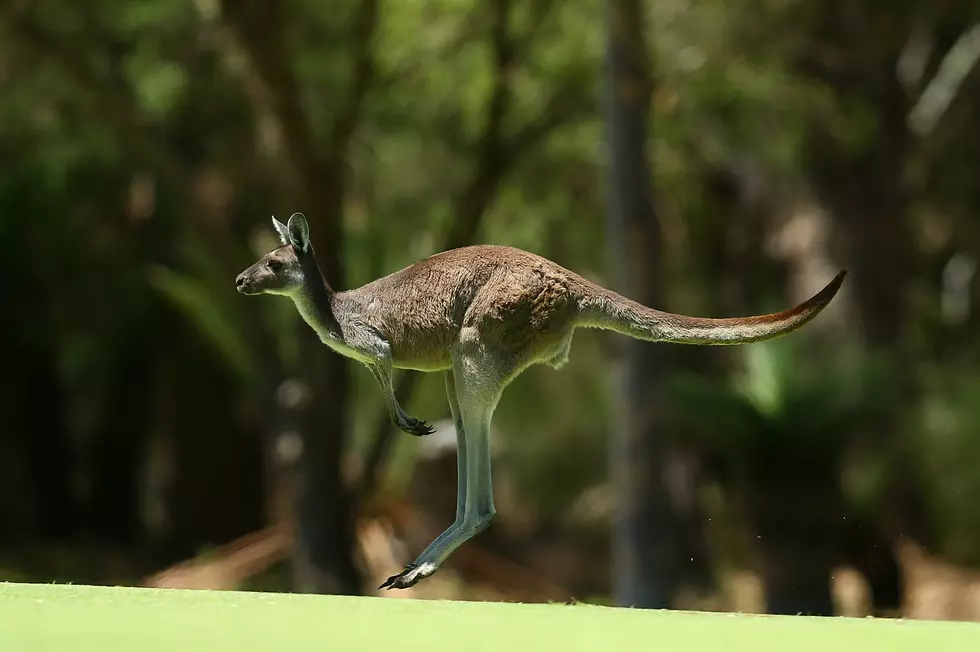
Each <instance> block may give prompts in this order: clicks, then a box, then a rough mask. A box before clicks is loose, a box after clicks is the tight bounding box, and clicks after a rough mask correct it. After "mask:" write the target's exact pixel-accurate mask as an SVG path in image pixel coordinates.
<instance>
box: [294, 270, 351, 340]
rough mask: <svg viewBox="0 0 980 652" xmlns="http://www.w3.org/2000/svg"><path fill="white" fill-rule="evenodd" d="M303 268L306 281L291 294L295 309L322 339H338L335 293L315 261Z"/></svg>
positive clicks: (340, 334)
mask: <svg viewBox="0 0 980 652" xmlns="http://www.w3.org/2000/svg"><path fill="white" fill-rule="evenodd" d="M304 268H305V269H304V270H303V273H304V276H305V277H306V279H307V281H306V283H305V284H304V285H303V287H302V288H301V289H300V290H299V291H298V292H296V293H295V294H294V295H293V296H292V299H293V303H295V304H296V310H297V311H298V312H299V314H300V317H302V318H303V321H305V322H306V323H307V324H308V325H309V326H310V328H312V329H313V330H314V331H316V333H317V335H319V336H320V339H321V340H322V341H324V342H326V341H327V340H337V339H340V338H341V337H342V333H341V330H340V324H339V323H338V322H337V317H336V315H335V314H334V298H335V297H336V293H335V292H334V291H333V288H331V287H330V284H329V283H327V281H326V279H325V278H323V274H322V273H321V272H320V268H319V267H318V266H317V265H316V263H313V264H312V265H309V266H307V265H304Z"/></svg>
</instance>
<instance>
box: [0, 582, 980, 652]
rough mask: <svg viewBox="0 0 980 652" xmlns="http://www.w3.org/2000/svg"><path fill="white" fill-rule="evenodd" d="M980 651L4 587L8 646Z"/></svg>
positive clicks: (606, 615)
mask: <svg viewBox="0 0 980 652" xmlns="http://www.w3.org/2000/svg"><path fill="white" fill-rule="evenodd" d="M607 649H611V650H658V651H660V650H671V651H672V650H685V651H687V650H712V651H714V650H718V651H725V652H739V651H740V650H752V652H761V651H763V650H779V651H781V652H807V651H809V650H821V651H823V650H831V651H833V652H844V651H845V650H846V651H850V650H855V651H858V652H870V651H872V650H875V651H876V650H883V651H884V650H887V651H888V652H905V651H909V652H911V651H913V650H914V651H916V652H919V651H923V650H924V651H926V652H942V651H946V650H950V651H952V650H956V651H965V650H980V625H978V624H972V623H938V622H933V623H928V622H921V621H920V622H915V621H882V620H867V619H866V620H856V619H842V618H792V617H766V616H736V615H724V614H699V613H682V612H652V611H639V610H627V609H613V608H608V607H592V606H583V605H578V606H560V605H518V604H491V603H475V602H434V601H419V600H404V599H401V600H399V599H385V598H340V597H330V596H309V595H282V594H270V593H242V592H211V591H176V590H162V591H159V590H150V589H131V588H99V587H89V586H63V585H59V586H55V585H36V584H12V583H10V584H4V583H0V650H2V651H3V652H45V651H47V650H52V651H53V650H57V651H59V652H61V651H62V650H72V651H73V652H92V651H96V650H98V651H100V652H101V651H102V650H106V651H108V650H111V651H113V652H115V651H117V650H119V651H128V650H133V651H137V650H138V651H140V652H152V651H155V650H167V652H196V651H197V650H207V651H208V652H225V651H235V652H244V651H246V650H263V651H264V652H284V651H285V650H323V651H324V652H327V651H331V652H332V651H334V650H336V651H337V652H341V651H343V652H356V651H359V650H425V652H440V651H442V650H452V651H453V652H463V651H465V652H477V651H480V650H494V651H498V650H503V651H504V652H520V651H522V650H529V651H530V650H548V651H551V650H555V651H556V652H557V651H562V652H569V651H572V650H597V651H599V650H607Z"/></svg>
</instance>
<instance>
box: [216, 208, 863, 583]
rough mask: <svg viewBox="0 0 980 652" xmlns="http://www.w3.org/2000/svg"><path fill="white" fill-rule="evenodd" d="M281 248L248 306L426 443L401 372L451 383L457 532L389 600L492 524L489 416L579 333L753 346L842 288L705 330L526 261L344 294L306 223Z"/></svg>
mask: <svg viewBox="0 0 980 652" xmlns="http://www.w3.org/2000/svg"><path fill="white" fill-rule="evenodd" d="M272 223H273V225H274V226H275V228H276V231H278V232H279V236H280V238H281V239H282V246H281V247H278V248H276V249H274V250H273V251H270V252H269V253H267V254H266V255H265V256H263V257H262V258H260V259H259V260H258V262H256V263H255V264H254V265H252V266H251V267H249V268H248V269H246V270H245V271H244V272H242V273H241V274H239V275H238V278H237V279H235V285H236V286H237V288H238V291H239V292H241V293H242V294H250V295H251V294H262V293H266V294H281V295H285V296H287V297H289V298H290V299H292V300H293V302H294V303H295V304H296V308H297V310H298V311H299V314H300V315H301V316H302V317H303V319H304V320H305V321H306V323H307V324H309V325H310V326H311V327H312V328H313V330H315V331H316V332H317V334H318V335H319V336H320V339H321V340H322V341H323V343H324V344H326V345H327V346H329V347H330V348H332V349H333V350H334V351H336V352H337V353H340V354H341V355H345V356H348V357H350V358H353V359H355V360H358V361H360V362H362V363H364V364H365V365H366V366H367V368H368V369H370V370H371V373H372V374H374V377H375V378H376V379H377V381H378V384H379V385H380V386H381V392H382V394H383V395H384V400H385V403H386V405H387V409H388V412H389V413H390V415H391V419H392V421H393V422H394V424H395V425H396V426H398V428H400V429H401V430H404V431H405V432H407V433H409V434H412V435H416V436H422V435H428V434H430V433H431V432H432V429H431V428H430V427H429V426H428V425H427V424H426V423H425V422H424V421H421V420H419V419H415V418H413V417H411V416H409V415H408V414H406V413H405V411H404V410H403V409H402V407H401V406H400V405H399V404H398V399H397V398H396V397H395V395H394V391H393V389H392V382H391V371H392V368H395V367H397V368H400V369H416V370H419V371H443V372H444V377H445V383H446V395H447V396H448V399H449V409H450V410H451V412H452V417H453V421H454V423H455V426H456V442H457V449H456V451H457V453H456V455H457V468H458V481H457V484H458V487H457V503H456V520H455V522H453V524H452V525H450V526H449V528H448V529H446V531H445V532H443V533H442V534H440V535H439V536H438V537H437V538H436V539H435V540H434V541H433V542H432V543H431V544H429V546H428V547H427V548H426V549H425V550H424V551H423V552H422V554H420V555H419V556H418V558H417V559H416V560H415V561H414V562H412V563H410V564H408V565H407V566H406V567H405V570H404V571H402V572H401V573H399V574H397V575H394V576H392V577H390V578H388V580H387V581H386V582H385V583H384V584H382V585H381V588H383V587H388V588H399V589H403V588H407V587H410V586H412V585H414V584H415V583H417V582H418V581H419V580H421V579H424V578H425V577H428V576H429V575H431V574H432V573H434V572H435V571H436V569H437V568H439V565H440V564H442V562H443V561H445V560H446V558H447V557H449V555H450V554H452V552H453V551H454V550H456V548H458V547H459V546H460V545H461V544H463V543H464V542H466V541H467V540H469V539H471V538H472V537H474V536H476V535H477V534H478V533H480V532H481V531H483V530H484V529H485V528H486V527H487V525H489V524H490V520H491V519H492V518H493V516H494V513H495V511H494V505H493V488H492V486H491V480H490V442H489V440H488V433H489V428H490V418H491V417H492V415H493V412H494V409H495V408H496V406H497V402H498V401H499V400H500V395H501V392H502V391H503V389H504V387H506V386H507V384H508V383H509V382H510V381H511V380H513V379H514V378H515V377H516V376H517V375H518V374H520V373H521V372H522V371H524V370H525V369H527V368H528V367H529V366H531V365H532V364H535V363H541V362H543V363H547V364H550V365H552V366H554V367H555V368H558V367H560V366H561V365H562V364H563V363H564V362H565V361H566V360H568V353H569V348H570V347H571V344H572V334H573V332H574V331H575V329H576V328H578V327H586V328H603V329H608V330H612V331H616V332H618V333H622V334H624V335H629V336H630V337H634V338H637V339H641V340H646V341H649V342H682V343H686V344H704V345H718V344H743V343H747V342H757V341H759V340H767V339H772V338H774V337H778V336H780V335H785V334H787V333H790V332H792V331H794V330H796V329H797V328H799V327H801V326H803V324H805V323H807V322H808V321H810V320H811V319H813V317H814V316H815V315H816V314H817V313H819V312H820V311H821V310H822V309H823V308H824V306H826V305H827V304H828V303H829V302H830V300H831V299H833V297H834V295H835V294H836V293H837V290H838V289H839V288H840V286H841V283H842V282H843V280H844V275H845V274H846V271H841V272H840V273H839V274H838V275H837V277H836V278H834V280H833V281H831V282H830V283H829V284H828V285H827V286H826V287H825V288H824V289H823V290H821V291H820V292H819V293H817V294H816V295H815V296H813V297H812V298H811V299H809V300H807V301H805V302H804V303H802V304H800V305H799V306H797V307H796V308H793V309H791V310H787V311H785V312H779V313H774V314H771V315H763V316H757V317H740V318H733V319H705V318H697V317H685V316H682V315H675V314H671V313H668V312H661V311H659V310H654V309H653V308H648V307H646V306H643V305H641V304H639V303H636V302H634V301H631V300H630V299H627V298H626V297H623V296H621V295H619V294H617V293H615V292H613V291H611V290H607V289H605V288H603V287H601V286H599V285H596V284H595V283H592V282H590V281H588V280H586V279H585V278H583V277H582V276H579V275H578V274H575V273H574V272H571V271H569V270H567V269H565V268H563V267H561V266H559V265H557V264H556V263H553V262H551V261H550V260H547V259H545V258H542V257H541V256H537V255H535V254H532V253H528V252H526V251H522V250H520V249H514V248H511V247H502V246H489V245H477V246H471V247H462V248H460V249H452V250H450V251H444V252H442V253H439V254H435V255H433V256H430V257H429V258H426V259H424V260H421V261H419V262H416V263H415V264H413V265H410V266H408V267H406V268H405V269H402V270H400V271H397V272H395V273H393V274H390V275H389V276H385V277H383V278H380V279H378V280H376V281H373V282H371V283H368V284H367V285H364V286H362V287H359V288H357V289H355V290H347V291H337V290H335V289H333V288H331V287H330V284H329V283H328V282H327V280H326V279H325V278H323V274H322V273H321V272H320V268H319V266H318V265H317V262H316V259H315V257H314V252H313V247H312V246H311V244H310V233H309V226H308V224H307V221H306V218H305V217H304V216H303V215H302V214H301V213H294V214H293V215H292V217H290V218H289V220H288V223H287V224H285V225H284V224H282V223H281V222H279V221H278V220H276V219H275V217H273V218H272Z"/></svg>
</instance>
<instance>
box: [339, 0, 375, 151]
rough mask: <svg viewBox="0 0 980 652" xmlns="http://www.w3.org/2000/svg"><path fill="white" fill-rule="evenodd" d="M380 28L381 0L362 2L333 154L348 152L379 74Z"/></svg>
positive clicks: (362, 0) (355, 19)
mask: <svg viewBox="0 0 980 652" xmlns="http://www.w3.org/2000/svg"><path fill="white" fill-rule="evenodd" d="M377 28H378V0H361V4H360V5H358V9H357V12H356V14H355V15H354V27H353V30H354V31H353V46H352V49H353V63H352V64H351V67H352V75H351V83H350V88H349V89H348V91H347V97H348V98H349V99H348V101H347V106H346V107H344V109H343V110H342V111H341V112H340V113H339V114H338V116H337V119H336V120H335V121H334V126H333V132H332V134H331V137H330V151H331V152H334V153H336V154H337V155H339V154H340V153H342V152H344V151H345V150H346V149H347V144H348V142H349V141H350V137H351V135H352V134H353V133H354V129H355V128H356V127H357V121H358V118H359V116H360V113H361V106H362V105H363V104H364V98H365V97H366V96H367V94H368V91H369V90H370V89H371V85H372V83H373V81H374V77H375V75H376V71H377V68H376V65H375V57H374V35H375V33H376V32H377Z"/></svg>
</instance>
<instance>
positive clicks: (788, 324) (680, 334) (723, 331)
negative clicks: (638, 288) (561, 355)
mask: <svg viewBox="0 0 980 652" xmlns="http://www.w3.org/2000/svg"><path fill="white" fill-rule="evenodd" d="M846 275H847V270H841V272H840V273H839V274H837V276H836V277H834V280H832V281H831V282H830V283H828V284H827V286H826V287H824V289H822V290H820V292H818V293H817V294H815V295H814V296H812V297H811V298H809V299H808V300H806V301H804V302H803V303H801V304H800V305H798V306H796V307H795V308H790V309H789V310H784V311H783V312H777V313H772V314H769V315H758V316H755V317H733V318H728V319H709V318H704V317H686V316H684V315H675V314H673V313H669V312H662V311H660V310H654V309H653V308H648V307H646V306H644V305H642V304H639V303H637V302H635V301H632V300H630V299H627V298H626V297H623V296H621V295H619V294H616V293H615V292H612V291H611V290H606V289H604V288H602V289H601V293H600V294H597V295H594V296H591V297H589V299H587V300H586V301H583V302H582V325H583V326H586V327H593V328H603V329H607V330H612V331H616V332H618V333H622V334H623V335H629V336H630V337H635V338H636V339H640V340H647V341H650V342H678V343H681V344H701V345H709V346H710V345H726V344H747V343H749V342H758V341H760V340H769V339H773V338H776V337H780V336H781V335H786V334H788V333H791V332H793V331H795V330H796V329H798V328H800V327H801V326H803V325H804V324H805V323H807V322H808V321H810V320H811V319H813V318H814V317H816V316H817V313H819V312H820V311H821V310H823V309H824V307H826V305H827V304H828V303H830V300H831V299H833V298H834V295H836V294H837V290H839V289H840V286H841V283H843V282H844V277H845V276H846Z"/></svg>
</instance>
